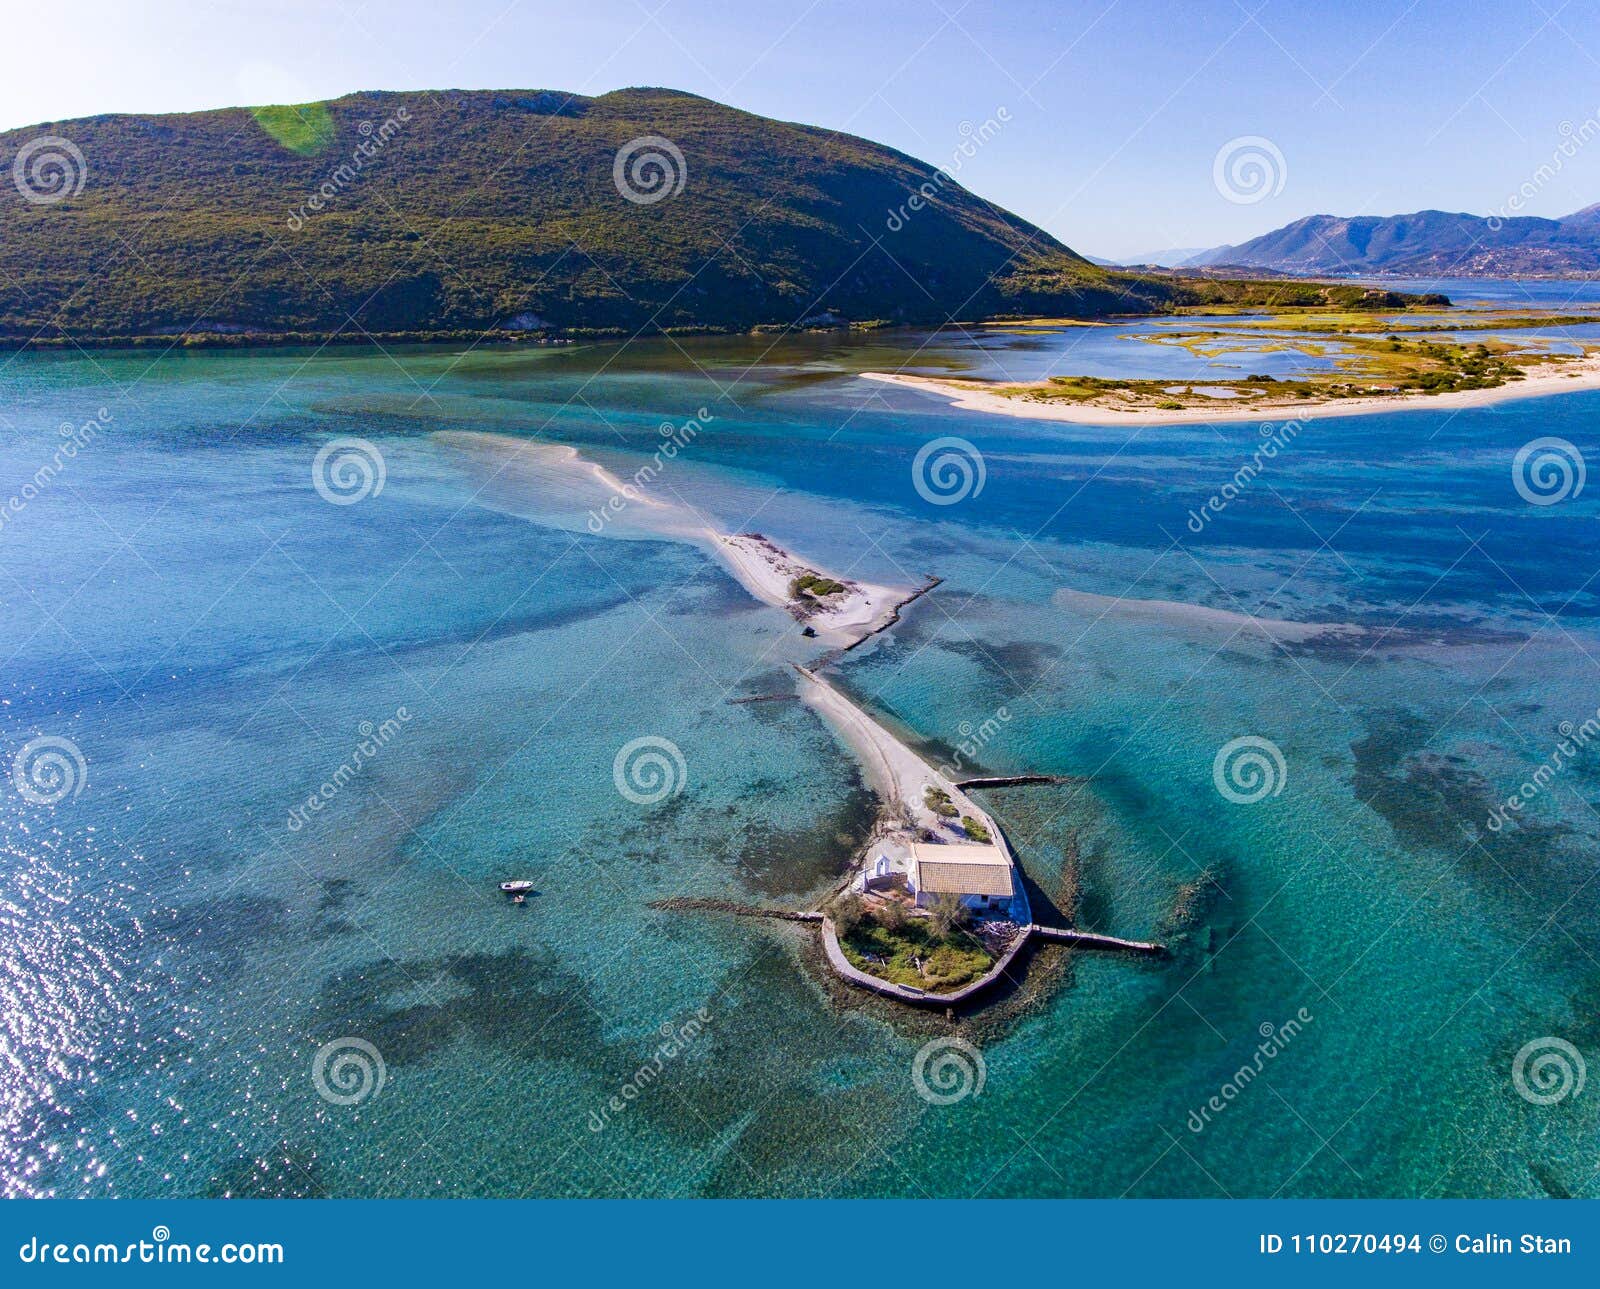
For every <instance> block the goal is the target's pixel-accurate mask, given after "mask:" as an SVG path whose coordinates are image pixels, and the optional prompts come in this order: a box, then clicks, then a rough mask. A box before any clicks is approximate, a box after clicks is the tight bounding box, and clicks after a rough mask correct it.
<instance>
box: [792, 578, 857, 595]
mask: <svg viewBox="0 0 1600 1289" xmlns="http://www.w3.org/2000/svg"><path fill="white" fill-rule="evenodd" d="M847 590H849V588H848V587H847V586H845V584H844V583H843V582H835V581H834V580H833V579H832V578H831V577H823V576H822V575H821V574H820V573H802V574H800V576H799V577H797V578H793V579H792V580H791V581H790V582H789V598H790V599H791V600H798V599H800V598H801V597H807V598H809V599H813V600H821V599H824V598H825V597H827V596H830V595H838V594H839V593H840V592H841V591H847Z"/></svg>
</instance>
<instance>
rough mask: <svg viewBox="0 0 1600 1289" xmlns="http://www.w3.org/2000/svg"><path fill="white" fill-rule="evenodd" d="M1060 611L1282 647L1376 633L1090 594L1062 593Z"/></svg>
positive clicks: (1349, 625)
mask: <svg viewBox="0 0 1600 1289" xmlns="http://www.w3.org/2000/svg"><path fill="white" fill-rule="evenodd" d="M1051 599H1052V600H1054V602H1055V603H1056V605H1057V606H1058V607H1060V608H1063V609H1066V610H1067V611H1068V612H1070V613H1075V614H1078V615H1080V616H1082V617H1088V618H1126V619H1136V620H1139V621H1144V622H1156V623H1161V624H1164V625H1168V626H1177V627H1194V628H1199V629H1201V630H1206V631H1229V632H1239V633H1242V634H1247V635H1253V636H1260V637H1264V638H1265V639H1268V640H1272V641H1275V642H1277V643H1279V644H1299V643H1301V642H1303V641H1306V640H1315V639H1320V638H1324V637H1340V638H1346V639H1350V640H1356V639H1360V638H1361V637H1363V636H1366V635H1369V634H1372V633H1371V632H1370V630H1369V629H1368V628H1366V627H1361V626H1356V625H1355V624H1353V623H1348V622H1287V621H1284V620H1283V619H1281V618H1260V617H1256V616H1255V615H1254V614H1250V613H1235V612H1231V611H1230V610H1228V609H1213V608H1208V607H1207V606H1205V605H1203V604H1185V603H1183V602H1182V601H1180V600H1130V599H1127V598H1125V597H1123V596H1120V595H1093V594H1091V593H1090V592H1088V591H1073V590H1060V591H1057V592H1056V593H1055V594H1054V595H1053V596H1052V597H1051Z"/></svg>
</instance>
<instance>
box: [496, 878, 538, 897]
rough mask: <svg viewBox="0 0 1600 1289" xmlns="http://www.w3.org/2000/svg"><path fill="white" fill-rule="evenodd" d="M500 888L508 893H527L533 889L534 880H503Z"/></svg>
mask: <svg viewBox="0 0 1600 1289" xmlns="http://www.w3.org/2000/svg"><path fill="white" fill-rule="evenodd" d="M500 889H501V890H502V891H504V892H505V893H506V894H507V895H526V894H528V892H529V891H531V890H533V883H532V882H522V881H517V882H501V883H500Z"/></svg>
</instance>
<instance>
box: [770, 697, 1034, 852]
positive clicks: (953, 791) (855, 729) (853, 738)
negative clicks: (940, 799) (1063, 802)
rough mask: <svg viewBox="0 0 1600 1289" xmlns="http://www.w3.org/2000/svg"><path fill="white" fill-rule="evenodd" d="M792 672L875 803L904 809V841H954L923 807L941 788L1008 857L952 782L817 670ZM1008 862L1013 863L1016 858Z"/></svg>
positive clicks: (992, 827) (986, 819) (986, 820)
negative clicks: (921, 835) (856, 765)
mask: <svg viewBox="0 0 1600 1289" xmlns="http://www.w3.org/2000/svg"><path fill="white" fill-rule="evenodd" d="M795 670H796V671H798V672H799V673H800V698H801V701H802V702H804V703H805V704H806V705H807V706H809V707H811V708H813V709H814V710H815V711H816V712H817V714H818V715H819V716H821V717H822V719H823V720H824V721H825V722H826V723H827V725H828V726H829V728H830V729H832V730H833V731H834V733H835V734H837V735H838V737H839V739H840V741H841V742H843V743H844V745H845V746H846V747H848V748H849V749H850V750H851V751H852V752H853V753H855V756H856V759H857V760H859V761H860V762H861V766H862V769H863V770H864V771H865V773H866V776H867V783H868V784H869V785H870V786H871V788H872V790H873V791H874V792H875V793H877V795H878V797H879V799H880V800H882V801H883V802H884V804H885V805H887V806H889V807H890V809H891V810H893V809H894V808H895V807H896V806H897V805H903V806H904V807H905V810H906V814H907V816H908V817H909V818H910V819H911V821H912V827H911V828H909V829H902V830H901V831H904V833H905V837H904V840H911V839H912V838H913V837H914V836H915V834H916V830H917V829H924V830H926V831H928V832H931V833H933V834H935V835H938V836H945V837H948V838H949V839H951V840H955V839H956V833H955V829H954V827H953V826H952V825H951V823H950V821H949V820H947V819H941V818H940V817H939V816H938V815H936V814H934V813H933V811H931V810H930V809H928V806H927V801H926V794H927V789H928V788H929V787H935V788H942V789H944V791H945V792H947V793H948V794H949V795H950V800H951V802H952V803H953V804H954V805H955V807H956V808H957V809H958V810H959V811H960V812H961V813H962V814H963V815H971V816H972V817H973V818H975V819H977V820H978V821H979V822H980V823H982V824H983V825H984V826H985V827H986V828H988V830H989V835H990V836H991V837H993V838H995V844H996V845H998V846H1000V847H1001V848H1002V849H1004V850H1005V851H1006V855H1007V857H1008V858H1009V857H1010V851H1009V849H1007V848H1006V847H1005V842H1004V840H1003V839H1002V835H1001V832H1000V829H999V828H998V827H997V826H996V824H995V821H994V819H993V818H991V817H990V815H989V814H988V812H986V811H985V810H984V809H983V808H982V807H981V806H979V805H978V804H977V803H976V802H974V801H973V800H972V798H971V797H969V796H968V795H967V794H966V793H965V792H963V791H962V790H961V789H960V788H958V787H956V785H955V783H954V781H952V780H951V779H949V778H948V777H946V776H945V775H943V774H941V773H939V771H938V770H936V769H934V768H933V766H931V765H929V764H928V763H927V762H926V761H924V760H923V759H922V758H921V757H920V756H918V755H917V754H916V753H915V752H913V751H912V750H911V749H910V748H909V747H907V746H906V745H905V744H904V743H902V742H901V741H900V740H899V739H898V738H896V737H895V736H894V735H893V734H891V733H890V732H889V731H888V730H886V729H885V728H884V727H883V726H882V725H880V724H878V722H877V721H875V720H873V719H872V717H870V716H868V715H867V713H866V712H864V711H862V710H861V708H859V707H857V706H856V705H855V703H853V702H851V701H850V699H848V698H846V697H845V696H844V694H842V693H841V692H840V691H839V690H838V689H836V688H835V687H834V686H833V685H830V684H829V683H828V682H827V681H826V680H823V679H822V677H821V676H819V675H817V673H816V672H814V671H809V670H807V669H806V668H804V667H797V668H796V669H795ZM1012 863H1013V865H1015V863H1016V861H1015V859H1014V858H1013V859H1012Z"/></svg>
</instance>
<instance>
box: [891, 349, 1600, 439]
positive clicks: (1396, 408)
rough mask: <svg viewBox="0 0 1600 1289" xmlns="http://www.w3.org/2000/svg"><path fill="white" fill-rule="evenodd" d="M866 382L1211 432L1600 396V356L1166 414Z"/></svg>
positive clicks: (921, 380) (981, 387)
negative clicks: (1222, 425) (1476, 381)
mask: <svg viewBox="0 0 1600 1289" xmlns="http://www.w3.org/2000/svg"><path fill="white" fill-rule="evenodd" d="M861 377H862V379H863V380H875V381H881V382H883V383H884V384H888V385H903V386H905V387H906V388H907V389H915V390H918V391H920V392H921V393H924V394H932V395H935V396H936V397H939V398H944V399H947V400H948V401H949V402H950V404H951V406H952V407H957V408H960V409H961V410H962V411H967V412H988V413H991V414H993V415H996V416H1017V417H1022V418H1023V419H1024V420H1031V421H1065V422H1068V423H1070V424H1073V425H1204V424H1208V423H1213V422H1217V421H1284V420H1295V421H1307V420H1311V419H1313V418H1316V417H1323V416H1365V415H1370V414H1372V413H1374V412H1405V411H1424V412H1437V411H1441V410H1443V411H1453V410H1455V409H1457V408H1463V407H1484V406H1487V405H1489V404H1492V403H1504V402H1509V401H1511V400H1514V399H1519V398H1541V397H1544V396H1547V395H1550V394H1572V393H1577V392H1578V391H1580V390H1586V389H1600V355H1595V356H1590V357H1584V358H1574V359H1572V360H1571V361H1570V362H1563V363H1561V364H1560V365H1559V366H1558V367H1555V368H1553V369H1552V370H1550V371H1548V372H1546V371H1539V370H1537V369H1536V370H1535V371H1534V373H1533V374H1530V375H1529V376H1526V377H1525V378H1523V379H1522V380H1518V381H1511V382H1509V383H1508V384H1505V385H1500V386H1497V387H1496V388H1494V389H1467V390H1459V391H1456V392H1454V393H1448V394H1432V395H1427V394H1374V395H1372V396H1371V397H1363V398H1329V399H1322V400H1317V399H1309V398H1308V399H1292V400H1287V401H1285V400H1281V399H1280V400H1277V401H1273V402H1266V401H1263V400H1260V399H1249V400H1246V399H1239V400H1237V403H1238V405H1237V406H1234V405H1231V404H1230V403H1229V402H1227V401H1224V400H1218V405H1217V406H1216V407H1186V408H1183V409H1182V410H1177V411H1175V410H1172V409H1166V410H1162V409H1159V408H1140V409H1139V410H1137V411H1124V410H1121V409H1119V408H1115V407H1103V406H1096V405H1091V404H1086V403H1068V402H1063V401H1060V400H1052V401H1041V400H1038V399H1032V398H1027V397H1022V396H1019V397H1016V398H1012V397H1008V396H1007V395H1005V394H997V393H994V392H993V391H994V387H995V385H996V383H997V382H990V381H971V380H959V379H936V378H933V377H929V376H908V375H905V374H903V373H899V372H877V371H868V372H862V373H861Z"/></svg>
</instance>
